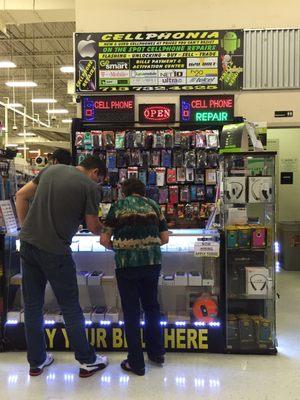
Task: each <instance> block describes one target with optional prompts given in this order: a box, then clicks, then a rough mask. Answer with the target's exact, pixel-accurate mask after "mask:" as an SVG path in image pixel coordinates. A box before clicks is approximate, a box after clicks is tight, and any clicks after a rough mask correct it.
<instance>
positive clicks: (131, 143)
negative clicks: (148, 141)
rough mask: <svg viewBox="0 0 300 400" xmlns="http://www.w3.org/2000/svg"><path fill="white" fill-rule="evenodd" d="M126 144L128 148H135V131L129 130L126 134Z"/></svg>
mask: <svg viewBox="0 0 300 400" xmlns="http://www.w3.org/2000/svg"><path fill="white" fill-rule="evenodd" d="M125 146H126V149H133V148H134V132H133V131H127V132H126V135H125Z"/></svg>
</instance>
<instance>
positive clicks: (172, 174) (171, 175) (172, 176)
mask: <svg viewBox="0 0 300 400" xmlns="http://www.w3.org/2000/svg"><path fill="white" fill-rule="evenodd" d="M167 183H177V176H176V168H168V169H167Z"/></svg>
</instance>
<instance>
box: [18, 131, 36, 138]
mask: <svg viewBox="0 0 300 400" xmlns="http://www.w3.org/2000/svg"><path fill="white" fill-rule="evenodd" d="M18 136H25V137H33V136H36V134H35V133H32V132H24V133H18Z"/></svg>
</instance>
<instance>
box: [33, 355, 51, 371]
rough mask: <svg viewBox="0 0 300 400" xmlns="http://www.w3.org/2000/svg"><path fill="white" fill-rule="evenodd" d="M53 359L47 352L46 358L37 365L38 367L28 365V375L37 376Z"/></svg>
mask: <svg viewBox="0 0 300 400" xmlns="http://www.w3.org/2000/svg"><path fill="white" fill-rule="evenodd" d="M53 361H54V358H53V355H52V354H48V353H47V357H46V360H45V361H44V362H43V364H41V365H39V366H38V367H34V368H32V367H30V369H29V375H30V376H39V375H41V373H42V372H43V371H44V368H45V367H49V365H51V364H52V363H53Z"/></svg>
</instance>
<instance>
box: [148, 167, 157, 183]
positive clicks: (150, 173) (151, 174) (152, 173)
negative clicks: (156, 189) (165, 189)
mask: <svg viewBox="0 0 300 400" xmlns="http://www.w3.org/2000/svg"><path fill="white" fill-rule="evenodd" d="M148 185H156V172H155V170H153V169H150V170H149V171H148Z"/></svg>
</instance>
